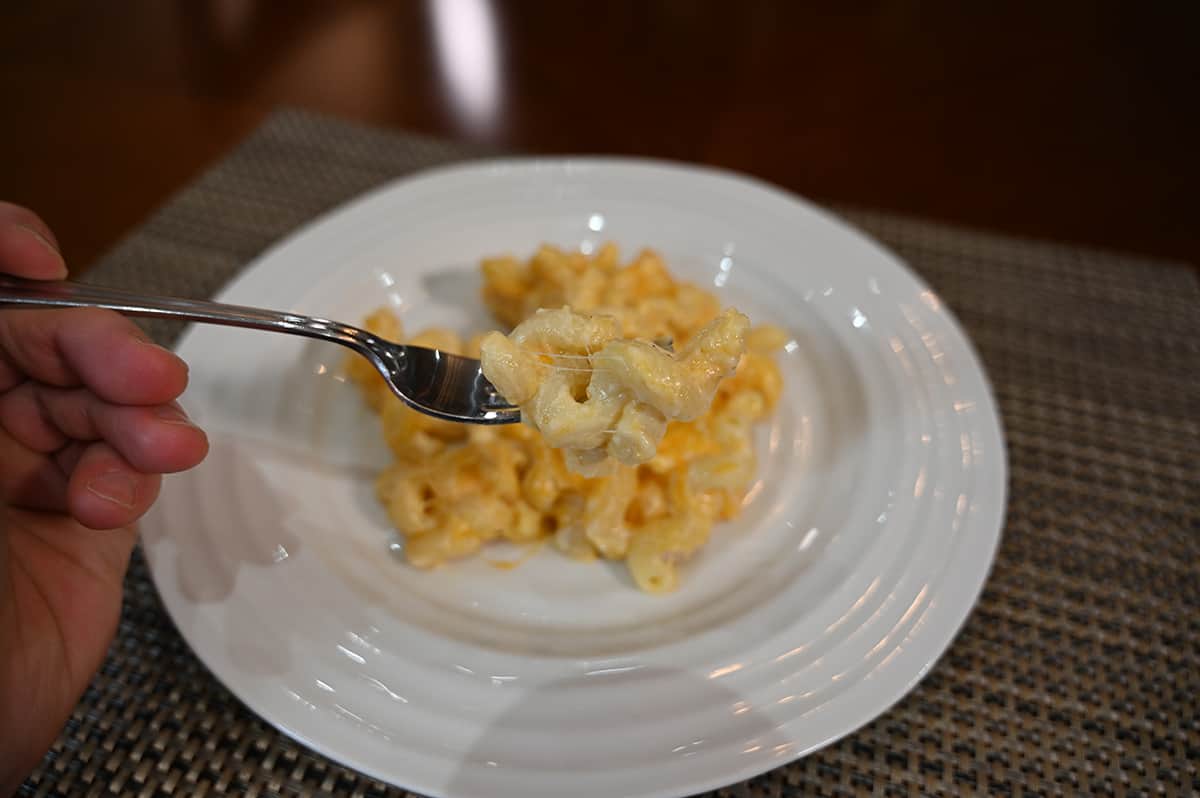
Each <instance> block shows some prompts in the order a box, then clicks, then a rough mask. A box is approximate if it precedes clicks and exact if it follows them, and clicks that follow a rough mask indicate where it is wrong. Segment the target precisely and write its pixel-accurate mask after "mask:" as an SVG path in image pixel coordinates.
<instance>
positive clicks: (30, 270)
mask: <svg viewBox="0 0 1200 798" xmlns="http://www.w3.org/2000/svg"><path fill="white" fill-rule="evenodd" d="M0 272H3V273H5V274H12V275H16V276H17V277H29V278H32V279H35V280H62V279H63V278H65V277H66V276H67V264H66V262H65V261H64V260H63V256H62V253H61V252H59V250H58V242H57V241H56V240H55V238H54V233H52V232H50V228H49V227H47V226H46V223H45V222H43V221H42V220H41V218H39V217H38V215H37V214H36V213H34V212H33V211H31V210H28V209H27V208H22V207H21V206H20V205H13V204H12V203H9V202H0Z"/></svg>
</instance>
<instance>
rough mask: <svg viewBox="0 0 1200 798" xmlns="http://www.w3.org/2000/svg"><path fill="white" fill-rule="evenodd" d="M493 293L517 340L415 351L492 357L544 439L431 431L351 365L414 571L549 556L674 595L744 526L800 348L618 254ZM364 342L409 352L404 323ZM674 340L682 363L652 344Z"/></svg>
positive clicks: (389, 322) (381, 313)
mask: <svg viewBox="0 0 1200 798" xmlns="http://www.w3.org/2000/svg"><path fill="white" fill-rule="evenodd" d="M483 277H484V289H483V290H484V298H485V300H486V301H487V303H488V306H489V307H490V309H491V310H492V312H493V314H494V315H495V316H496V318H497V319H498V320H500V321H501V322H502V323H506V324H509V325H513V326H514V329H513V331H512V333H511V334H510V335H509V336H504V335H502V334H500V333H489V334H487V335H483V336H475V337H473V338H471V339H469V340H463V339H462V338H461V337H460V336H458V335H456V334H455V333H453V332H451V331H449V330H442V329H436V328H434V329H428V330H425V331H423V332H421V333H419V334H417V335H415V336H413V337H411V338H409V339H408V340H407V341H406V343H411V344H415V345H418V346H429V347H434V348H437V349H441V350H443V351H447V352H452V353H455V354H464V355H468V356H471V357H481V358H482V360H483V363H484V371H485V373H486V374H487V376H488V377H489V379H491V380H492V381H493V383H495V384H496V386H497V388H498V389H499V390H500V392H501V393H502V394H503V395H505V396H506V397H508V398H509V400H510V401H513V402H515V403H517V404H520V405H521V406H522V411H523V414H526V415H527V416H528V417H529V419H528V420H530V421H531V422H532V424H533V426H530V425H528V424H512V425H506V426H500V427H480V426H472V425H465V424H454V423H451V422H446V421H441V420H439V419H435V418H432V417H429V416H426V415H424V414H422V413H419V412H417V411H414V410H412V409H410V408H409V407H407V406H406V405H404V404H403V403H402V402H400V401H399V400H398V399H396V398H395V397H393V396H392V395H391V393H390V392H389V391H388V389H387V387H386V385H385V384H384V383H383V380H382V379H381V378H380V377H379V376H378V375H377V374H376V373H375V371H374V369H373V368H372V367H371V365H370V364H369V363H367V362H366V361H365V360H362V359H361V358H357V357H355V358H352V359H351V360H350V361H348V366H347V374H348V376H349V377H350V378H351V379H352V380H353V381H354V382H355V383H357V384H358V386H359V387H360V388H361V390H362V393H363V396H364V399H365V401H366V402H367V404H368V405H369V406H370V407H371V408H372V409H373V410H375V411H376V412H377V413H379V416H380V419H381V422H382V426H383V435H384V439H385V440H386V441H387V444H388V446H389V447H390V449H391V450H392V452H393V454H394V455H395V458H396V462H395V463H394V464H393V465H392V466H390V467H389V468H388V469H386V470H385V471H384V472H383V473H382V474H380V476H379V478H378V480H377V483H376V487H377V493H378V496H379V499H380V501H381V502H382V503H383V505H384V507H385V508H386V510H387V513H388V516H389V518H390V519H391V521H392V523H393V524H395V526H396V527H397V528H398V529H399V530H400V531H401V532H403V533H404V535H405V538H406V544H405V556H406V557H407V559H408V561H409V562H410V563H412V564H413V565H414V566H416V567H419V568H430V567H434V566H437V565H440V564H442V563H444V562H446V561H448V560H452V559H456V558H459V557H464V556H467V555H469V554H473V553H475V552H477V551H479V550H480V549H481V548H482V547H483V545H484V544H486V543H488V542H490V541H498V540H503V541H510V542H513V543H533V542H537V541H541V540H546V539H549V540H552V541H553V543H554V545H555V546H556V547H557V548H558V549H559V550H561V551H562V552H564V553H565V554H567V555H568V556H570V557H573V558H577V559H592V558H595V557H604V558H607V559H615V560H623V561H624V562H625V564H626V566H627V567H628V569H629V573H630V575H631V576H632V578H633V580H634V582H635V583H636V584H637V586H638V587H639V588H641V589H642V590H645V591H647V592H651V593H662V592H668V591H671V590H674V589H675V588H676V587H677V586H678V582H679V565H680V564H681V563H683V562H684V561H686V560H687V559H688V558H689V557H691V556H692V555H693V554H695V553H696V552H697V551H698V550H699V549H700V548H701V547H702V546H703V545H704V544H705V542H706V541H707V540H708V537H709V534H710V533H711V531H712V528H713V525H714V524H715V523H717V522H719V521H724V520H729V519H732V518H735V517H736V516H737V515H738V513H739V512H740V510H741V507H742V501H743V499H744V498H745V495H746V492H747V490H748V489H749V488H750V486H751V484H752V483H753V480H754V475H755V471H756V468H757V463H756V459H755V454H754V444H753V428H754V425H755V424H756V423H757V422H758V421H760V420H762V419H764V418H766V417H767V416H768V415H770V413H771V412H772V411H773V409H774V407H775V405H776V403H777V402H778V400H779V396H780V393H781V391H782V377H781V374H780V371H779V368H778V366H777V365H776V363H775V360H774V357H773V354H774V353H775V352H776V351H777V350H779V349H780V348H782V347H783V345H784V343H785V342H786V340H787V336H786V334H785V333H784V332H783V331H782V330H780V329H779V328H777V327H772V326H769V325H765V326H760V327H755V328H750V327H749V322H748V320H747V319H746V317H745V316H743V315H742V314H740V313H737V312H736V311H732V310H728V311H725V312H724V313H722V312H720V306H719V304H718V302H717V300H716V297H714V296H713V295H712V294H710V293H708V292H707V291H704V290H703V289H701V288H699V287H697V286H693V285H690V284H687V283H682V282H678V281H676V280H675V279H674V278H672V276H671V275H670V273H669V272H668V271H667V269H666V267H665V265H664V264H663V262H662V260H661V258H659V256H658V255H657V254H655V253H653V252H651V251H644V252H642V253H640V254H638V255H637V256H636V257H635V258H634V259H633V261H632V262H630V263H629V264H627V265H624V266H622V265H621V264H620V263H619V261H618V256H617V251H616V248H615V247H613V246H612V245H605V246H604V247H601V248H600V249H599V250H598V251H597V252H596V253H595V255H590V256H589V255H585V254H583V253H579V252H564V251H561V250H558V249H556V248H553V247H542V248H541V249H540V250H538V252H537V253H536V254H535V255H534V256H533V257H532V258H531V259H530V260H529V261H527V262H521V261H518V260H516V259H513V258H495V259H488V260H485V261H484V262H483ZM539 311H541V312H539ZM364 326H366V328H367V329H369V330H370V331H371V332H373V333H376V334H378V335H381V336H383V337H386V338H389V339H391V340H396V341H400V340H404V335H403V329H402V326H401V323H400V320H399V319H397V318H396V317H395V316H394V315H393V314H392V313H391V312H390V311H388V310H386V309H381V310H378V311H376V312H374V313H372V314H371V315H370V316H368V317H367V319H366V320H365V322H364ZM661 338H670V339H672V341H673V343H674V347H675V349H676V350H677V352H678V354H677V355H672V354H670V353H668V352H666V351H664V350H662V349H660V348H658V347H656V346H654V345H653V344H650V343H646V340H647V339H661ZM630 339H641V340H630ZM739 356H740V359H739ZM535 427H536V428H535ZM559 447H566V448H559ZM610 457H611V458H612V460H615V461H617V463H615V464H613V463H612V462H611V460H610V459H609V458H610Z"/></svg>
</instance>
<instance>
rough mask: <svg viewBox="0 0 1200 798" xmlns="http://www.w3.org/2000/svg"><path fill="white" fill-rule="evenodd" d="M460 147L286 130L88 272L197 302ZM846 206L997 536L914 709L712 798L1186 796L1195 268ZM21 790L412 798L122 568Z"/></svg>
mask: <svg viewBox="0 0 1200 798" xmlns="http://www.w3.org/2000/svg"><path fill="white" fill-rule="evenodd" d="M476 154H478V153H472V152H469V151H467V150H465V149H464V148H463V147H461V146H457V145H453V144H447V143H444V142H438V141H431V140H428V139H422V138H418V137H414V136H406V135H397V134H393V133H386V132H380V131H376V130H371V129H366V128H363V127H358V126H354V125H351V124H348V123H345V122H340V121H335V120H330V119H326V118H322V117H317V116H313V115H310V114H306V113H300V112H294V111H285V112H281V113H279V114H276V115H275V116H273V117H272V118H271V119H270V120H269V121H268V122H267V124H265V125H264V126H263V127H262V128H261V129H260V130H259V131H258V132H257V133H255V134H254V135H253V136H252V137H251V138H249V139H248V140H247V141H246V142H245V143H244V144H242V145H241V146H240V147H238V148H237V150H236V151H235V152H233V153H232V154H231V155H230V156H229V157H228V158H227V159H226V160H224V161H223V162H222V163H220V164H218V165H217V166H216V167H215V168H214V169H212V170H211V171H210V172H208V173H207V174H206V175H204V176H203V177H202V178H200V179H199V180H198V181H197V182H195V183H194V184H192V185H191V186H189V187H187V188H186V189H184V190H183V191H182V192H180V193H179V194H178V195H177V196H175V197H174V198H173V199H172V200H171V201H170V202H169V203H167V205H166V206H165V207H164V208H163V209H162V210H161V211H159V212H158V213H157V214H155V215H154V216H153V218H151V219H150V220H149V221H147V222H146V223H145V224H144V225H143V226H142V227H141V228H139V229H138V230H136V231H135V232H134V233H133V234H132V235H131V236H130V237H129V238H128V239H127V240H126V241H124V242H123V243H122V244H121V245H120V246H118V247H117V248H116V249H115V250H114V251H113V252H112V253H111V254H110V255H109V256H107V257H106V258H104V259H103V261H102V262H101V263H100V264H99V265H98V267H97V268H96V269H95V270H94V271H93V272H91V273H90V274H89V279H90V280H93V281H96V282H104V283H110V284H116V285H123V286H136V287H138V288H141V289H144V290H146V291H150V292H161V293H173V294H177V295H183V296H195V297H205V296H209V295H211V294H213V293H214V292H215V291H217V290H218V289H219V288H220V287H221V286H222V285H223V284H224V283H225V282H226V281H227V280H228V279H229V278H230V277H231V276H232V275H233V274H235V273H236V272H237V271H238V269H239V268H240V267H241V266H242V265H244V264H245V263H246V262H247V261H249V260H250V259H251V258H253V257H254V256H255V255H257V254H258V253H259V252H260V251H262V249H263V248H264V247H265V246H267V245H268V244H270V243H272V242H274V241H275V240H277V239H279V238H280V237H281V236H284V235H286V234H287V233H289V232H290V231H292V230H293V229H295V228H296V227H297V226H298V225H300V224H302V223H304V222H306V221H308V220H309V219H312V218H313V217H314V216H316V215H318V214H320V213H321V212H323V211H325V210H327V209H329V208H331V207H333V206H335V205H337V204H339V203H341V202H343V201H344V200H346V199H348V198H350V197H353V196H355V195H357V194H359V193H361V192H362V191H364V190H366V189H369V188H371V187H373V186H376V185H378V184H380V183H382V182H384V181H387V180H389V179H391V178H394V177H397V176H399V175H404V174H408V173H411V172H413V171H416V170H418V169H424V168H426V167H429V166H433V165H436V164H440V163H445V162H448V161H453V160H456V159H460V158H463V157H468V156H471V155H476ZM842 212H843V215H845V216H847V217H848V218H849V219H850V220H851V221H853V222H854V223H856V224H858V225H859V226H861V227H862V228H864V229H865V230H867V231H868V232H870V233H871V234H873V235H874V236H876V237H877V238H879V239H880V240H882V241H883V242H884V243H885V244H886V245H888V246H889V247H891V248H892V249H894V250H895V251H897V252H898V253H899V254H900V255H901V256H902V257H903V258H904V259H906V260H907V261H908V263H909V264H911V265H912V267H913V268H914V269H916V270H917V271H918V272H919V273H920V274H921V275H922V276H923V277H924V278H925V279H926V280H928V281H929V282H930V283H931V284H932V285H933V287H934V288H935V289H936V290H937V291H938V292H939V293H940V294H941V295H942V297H943V298H944V299H945V300H946V301H947V302H948V303H949V304H950V306H951V307H952V308H953V309H954V310H955V312H956V313H957V315H958V317H959V318H960V319H961V320H962V322H963V324H964V325H965V326H966V328H967V330H968V332H969V334H970V335H971V337H972V339H973V340H974V342H975V344H976V346H977V347H978V349H979V351H980V353H981V355H982V357H983V360H984V362H985V364H986V366H987V369H988V372H989V375H990V377H991V379H992V381H993V384H994V386H995V390H996V393H997V395H998V398H999V403H1000V407H1001V410H1002V413H1003V416H1004V423H1005V427H1006V432H1007V435H1008V444H1009V454H1010V459H1011V489H1010V490H1011V496H1010V505H1009V511H1008V521H1007V526H1006V528H1005V533H1004V539H1003V543H1002V545H1001V548H1000V552H999V556H998V559H997V561H996V565H995V569H994V571H993V573H992V575H991V577H990V579H989V580H988V583H987V586H986V588H985V590H984V593H983V596H982V599H981V601H980V603H979V606H978V608H977V609H976V610H975V612H974V613H973V615H972V616H971V619H970V620H969V621H968V623H967V624H966V626H965V627H964V629H963V630H962V633H961V634H960V635H959V637H958V638H957V640H956V641H955V643H954V644H953V646H952V647H951V648H950V650H949V652H948V653H947V654H946V656H945V657H944V658H943V659H942V660H941V661H940V663H939V664H938V665H937V666H936V667H935V668H934V669H933V671H932V672H931V673H930V674H929V676H928V677H927V678H926V679H925V680H924V681H923V682H922V683H921V684H920V685H919V686H918V687H917V688H916V689H915V690H914V691H913V692H912V693H911V694H910V695H909V696H908V697H907V698H905V699H904V700H903V701H901V702H900V703H899V704H898V705H896V706H895V707H894V708H892V709H891V710H890V711H888V712H887V713H885V714H884V715H883V716H881V717H880V718H879V719H877V720H876V721H875V722H873V723H871V724H870V725H869V726H867V727H866V728H864V729H862V730H861V731H859V732H857V733H856V734H853V735H851V736H850V737H848V738H846V739H844V740H842V741H841V742H839V743H836V744H834V745H832V746H830V747H829V748H827V749H825V750H823V751H820V752H818V753H816V754H814V755H812V756H809V757H807V758H805V759H802V760H800V761H798V762H795V763H793V764H790V765H787V766H785V767H782V768H779V769H778V770H774V771H772V772H770V773H767V774H765V775H763V776H760V777H758V778H755V779H752V780H750V781H748V782H745V783H742V784H739V785H735V786H732V787H728V788H725V789H722V790H718V791H717V792H715V793H712V794H711V795H714V796H723V797H725V798H733V797H734V796H737V797H738V798H752V797H756V798H757V797H761V798H766V796H780V797H782V796H799V795H856V794H869V795H910V794H930V795H958V794H964V793H971V792H989V793H994V794H999V795H1025V794H1039V795H1058V794H1118V795H1124V794H1135V795H1151V794H1155V795H1157V794H1166V795H1178V794H1188V793H1192V794H1195V793H1200V774H1198V772H1197V768H1198V766H1200V715H1198V712H1197V710H1198V708H1200V697H1198V696H1200V476H1198V471H1200V469H1198V466H1200V286H1198V284H1197V279H1196V276H1195V274H1194V273H1193V272H1192V271H1190V270H1189V269H1187V268H1185V267H1182V266H1181V265H1180V264H1168V263H1163V262H1156V261H1149V260H1144V259H1140V258H1134V257H1127V256H1123V255H1119V254H1112V253H1105V252H1097V251H1091V250H1086V249H1079V248H1076V247H1070V246H1058V245H1050V244H1044V243H1034V242H1028V241H1020V240H1014V239H1010V238H1004V237H999V236H994V235H986V234H982V233H978V232H971V231H964V230H958V229H952V228H949V227H945V226H940V225H934V224H929V223H925V222H919V221H915V220H911V219H905V218H901V217H897V216H892V215H885V214H878V213H867V212H862V211H851V210H845V209H842ZM152 331H153V333H154V334H155V335H156V337H158V338H159V339H160V340H162V341H170V340H172V339H173V337H174V335H176V334H177V330H176V329H174V328H171V327H169V326H166V325H160V326H156V327H152ZM20 794H21V795H92V794H128V795H139V796H158V795H199V794H216V795H289V796H290V795H354V796H385V795H386V796H400V795H410V794H409V793H405V792H404V791H403V790H398V789H395V788H391V787H387V786H386V785H383V784H380V783H378V782H375V781H373V780H371V779H368V778H366V777H364V776H361V775H359V774H357V773H355V772H353V771H350V770H347V769H345V768H343V767H341V766H339V765H337V764H334V763H332V762H330V761H328V760H326V759H325V758H323V757H321V756H319V755H317V754H314V753H312V752H311V751H309V750H308V749H306V748H305V747H304V746H302V745H299V744H297V743H295V742H293V741H291V740H290V739H288V738H286V737H284V736H283V735H281V734H279V733H278V732H276V731H275V730H274V729H272V728H271V727H270V726H269V725H267V724H266V723H265V722H263V721H262V720H260V719H259V718H257V717H255V716H254V715H253V714H251V713H250V712H249V711H248V710H247V709H246V708H245V707H243V706H242V705H241V703H239V702H238V701H237V699H235V698H234V697H233V696H232V695H230V694H229V693H228V692H227V691H226V690H225V689H224V688H223V687H221V685H220V684H218V683H217V681H216V680H215V679H214V678H213V677H212V676H211V675H210V674H209V673H208V672H207V671H206V670H205V668H204V667H203V666H202V665H200V663H199V662H198V661H197V660H196V658H195V656H194V655H193V654H192V652H191V651H190V649H189V648H188V646H187V644H186V643H184V641H183V640H182V639H181V638H180V636H179V633H178V632H177V631H176V629H175V627H174V626H173V625H172V623H171V621H170V620H169V619H168V618H167V615H166V613H165V612H164V610H163V608H162V605H161V604H160V602H159V599H158V596H157V594H156V593H155V590H154V588H153V586H152V585H151V583H150V579H149V576H148V574H147V571H146V566H145V563H144V561H143V560H142V559H141V557H140V555H136V554H135V556H134V561H133V564H132V567H131V568H130V572H129V577H128V579H127V580H126V595H125V611H124V615H123V618H122V621H121V625H120V630H119V632H118V635H117V639H116V642H115V643H114V644H113V646H112V650H111V651H110V652H109V656H108V659H107V660H106V662H105V663H104V666H103V668H102V669H101V671H100V673H99V674H98V675H97V676H96V679H95V681H94V682H93V683H92V685H91V687H90V688H89V689H88V690H87V692H86V693H85V695H84V696H83V699H82V700H81V701H80V703H79V706H78V707H77V708H76V710H75V713H74V714H73V715H72V717H71V719H70V721H69V722H68V724H67V726H66V728H65V729H64V730H63V733H62V736H61V737H60V738H59V740H58V742H57V743H56V744H55V745H54V748H53V750H51V751H50V752H49V754H48V755H47V756H46V758H45V760H44V762H43V763H42V765H41V767H40V768H39V769H38V770H37V771H36V772H35V773H34V774H32V775H31V776H30V778H29V780H28V781H27V782H26V783H25V785H24V786H23V787H22V789H21V791H20ZM614 798H619V797H614Z"/></svg>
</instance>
